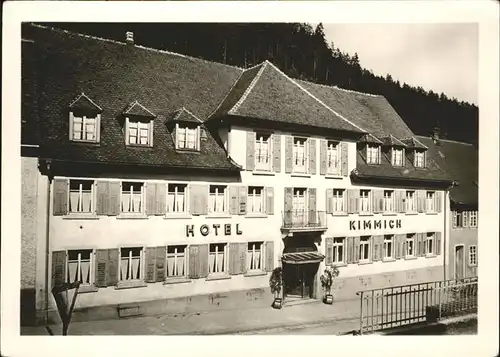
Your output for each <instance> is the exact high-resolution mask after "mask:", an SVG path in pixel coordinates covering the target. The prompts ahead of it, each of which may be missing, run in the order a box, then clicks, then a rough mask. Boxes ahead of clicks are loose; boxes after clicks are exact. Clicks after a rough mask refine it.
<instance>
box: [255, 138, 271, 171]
mask: <svg viewBox="0 0 500 357" xmlns="http://www.w3.org/2000/svg"><path fill="white" fill-rule="evenodd" d="M255 169H257V170H262V171H269V170H271V135H270V134H266V133H256V136H255Z"/></svg>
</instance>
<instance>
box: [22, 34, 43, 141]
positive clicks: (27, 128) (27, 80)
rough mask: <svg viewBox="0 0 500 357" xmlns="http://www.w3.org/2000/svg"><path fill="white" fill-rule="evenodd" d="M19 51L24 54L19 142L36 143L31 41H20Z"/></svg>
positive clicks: (33, 65)
mask: <svg viewBox="0 0 500 357" xmlns="http://www.w3.org/2000/svg"><path fill="white" fill-rule="evenodd" d="M21 46H22V47H21V51H22V53H23V55H24V58H23V61H22V63H21V81H22V82H21V87H22V89H23V90H22V94H21V95H22V97H21V144H28V145H38V144H39V129H38V122H39V119H38V111H37V110H36V108H37V102H38V96H37V92H38V86H37V81H36V57H35V53H36V52H35V48H34V43H33V42H32V41H29V40H28V41H26V40H23V41H22V45H21Z"/></svg>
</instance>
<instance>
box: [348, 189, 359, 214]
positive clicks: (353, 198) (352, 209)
mask: <svg viewBox="0 0 500 357" xmlns="http://www.w3.org/2000/svg"><path fill="white" fill-rule="evenodd" d="M358 199H359V190H358V189H356V188H350V189H348V190H347V213H358Z"/></svg>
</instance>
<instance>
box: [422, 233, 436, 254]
mask: <svg viewBox="0 0 500 357" xmlns="http://www.w3.org/2000/svg"><path fill="white" fill-rule="evenodd" d="M424 249H425V254H426V255H433V254H434V233H427V235H426V237H425V243H424Z"/></svg>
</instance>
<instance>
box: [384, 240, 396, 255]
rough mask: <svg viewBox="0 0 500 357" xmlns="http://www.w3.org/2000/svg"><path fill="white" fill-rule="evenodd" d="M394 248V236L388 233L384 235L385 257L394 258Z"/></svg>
mask: <svg viewBox="0 0 500 357" xmlns="http://www.w3.org/2000/svg"><path fill="white" fill-rule="evenodd" d="M393 248H394V236H393V235H386V236H384V259H392V258H393V254H392V252H393Z"/></svg>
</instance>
